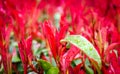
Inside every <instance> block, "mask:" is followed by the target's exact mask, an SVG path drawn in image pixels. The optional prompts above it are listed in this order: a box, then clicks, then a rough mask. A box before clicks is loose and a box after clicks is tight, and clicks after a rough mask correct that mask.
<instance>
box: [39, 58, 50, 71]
mask: <svg viewBox="0 0 120 74" xmlns="http://www.w3.org/2000/svg"><path fill="white" fill-rule="evenodd" d="M38 63H39V64H40V65H41V67H42V68H43V69H44V70H45V71H47V70H49V69H50V68H51V67H52V65H51V64H50V63H49V62H47V61H45V60H42V59H40V60H38Z"/></svg>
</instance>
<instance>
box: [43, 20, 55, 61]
mask: <svg viewBox="0 0 120 74" xmlns="http://www.w3.org/2000/svg"><path fill="white" fill-rule="evenodd" d="M42 29H43V33H44V35H45V37H46V38H47V40H48V43H49V46H50V48H51V52H52V54H53V57H54V58H55V59H56V56H57V49H56V48H57V47H56V39H55V35H54V34H55V32H54V28H53V26H52V24H51V23H50V22H49V21H45V22H44V24H43V25H42Z"/></svg>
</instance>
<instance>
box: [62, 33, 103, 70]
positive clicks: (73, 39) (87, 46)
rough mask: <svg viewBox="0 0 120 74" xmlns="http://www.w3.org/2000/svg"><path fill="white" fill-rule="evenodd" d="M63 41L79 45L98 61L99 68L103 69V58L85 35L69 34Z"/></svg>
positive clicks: (91, 57)
mask: <svg viewBox="0 0 120 74" xmlns="http://www.w3.org/2000/svg"><path fill="white" fill-rule="evenodd" d="M61 42H69V43H71V44H73V45H75V46H76V47H78V48H79V49H80V50H81V51H83V52H84V53H85V54H86V55H87V56H88V57H89V58H90V59H93V60H94V61H96V62H97V63H98V66H99V68H100V69H101V58H100V56H99V54H98V52H97V50H96V49H95V48H94V46H93V45H92V44H91V43H90V42H89V41H88V40H87V39H86V38H85V37H83V36H81V35H68V36H66V37H65V38H64V39H62V40H61Z"/></svg>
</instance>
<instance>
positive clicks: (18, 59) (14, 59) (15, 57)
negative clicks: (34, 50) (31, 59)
mask: <svg viewBox="0 0 120 74" xmlns="http://www.w3.org/2000/svg"><path fill="white" fill-rule="evenodd" d="M12 62H13V63H17V62H20V58H19V57H18V56H17V55H16V56H13V58H12Z"/></svg>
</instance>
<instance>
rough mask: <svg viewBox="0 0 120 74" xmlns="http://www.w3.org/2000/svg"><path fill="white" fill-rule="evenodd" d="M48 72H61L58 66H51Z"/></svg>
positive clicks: (52, 73) (57, 73) (51, 73)
mask: <svg viewBox="0 0 120 74" xmlns="http://www.w3.org/2000/svg"><path fill="white" fill-rule="evenodd" d="M47 74H59V69H58V68H57V67H51V68H50V69H49V70H48V71H47Z"/></svg>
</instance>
